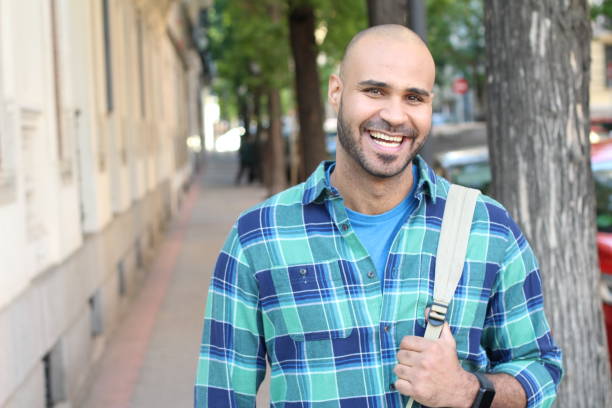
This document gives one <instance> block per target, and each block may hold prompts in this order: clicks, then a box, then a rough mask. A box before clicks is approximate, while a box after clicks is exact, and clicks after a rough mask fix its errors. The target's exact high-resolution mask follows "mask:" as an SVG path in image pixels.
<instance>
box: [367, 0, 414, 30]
mask: <svg viewBox="0 0 612 408" xmlns="http://www.w3.org/2000/svg"><path fill="white" fill-rule="evenodd" d="M407 1H408V0H368V21H369V23H370V27H372V26H375V25H381V24H399V25H403V26H408V7H407Z"/></svg>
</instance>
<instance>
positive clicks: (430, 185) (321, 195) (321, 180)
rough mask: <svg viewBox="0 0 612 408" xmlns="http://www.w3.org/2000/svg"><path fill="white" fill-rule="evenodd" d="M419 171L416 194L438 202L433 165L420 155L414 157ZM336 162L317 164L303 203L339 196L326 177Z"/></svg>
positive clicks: (305, 191)
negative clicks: (429, 164) (328, 170)
mask: <svg viewBox="0 0 612 408" xmlns="http://www.w3.org/2000/svg"><path fill="white" fill-rule="evenodd" d="M414 163H415V164H416V165H417V169H418V172H419V184H418V186H417V188H416V191H415V196H416V197H417V198H418V199H419V200H420V199H421V198H422V197H423V195H425V196H428V197H429V198H430V199H431V201H432V202H433V203H435V202H436V193H437V187H436V175H435V173H434V171H433V169H432V168H431V167H429V166H428V165H427V163H426V162H425V160H423V158H422V157H421V156H419V155H417V156H416V157H415V159H414ZM332 164H334V162H333V161H330V160H326V161H324V162H321V164H319V166H317V168H316V170H315V171H314V172H313V173H312V174H311V175H310V177H308V179H307V180H306V182H305V183H304V194H303V196H302V204H303V205H308V204H311V203H313V202H316V203H321V202H323V200H324V199H325V198H328V197H329V198H331V197H338V196H339V195H340V194H339V193H338V190H336V189H335V188H334V187H333V186H331V185H330V184H329V183H328V182H327V179H326V177H325V172H326V171H327V169H328V168H329V166H331V165H332Z"/></svg>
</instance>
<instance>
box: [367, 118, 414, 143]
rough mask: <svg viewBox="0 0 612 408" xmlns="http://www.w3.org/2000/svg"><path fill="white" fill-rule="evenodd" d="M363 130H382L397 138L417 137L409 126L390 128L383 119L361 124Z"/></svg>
mask: <svg viewBox="0 0 612 408" xmlns="http://www.w3.org/2000/svg"><path fill="white" fill-rule="evenodd" d="M363 128H365V129H372V130H382V131H385V132H388V133H393V134H396V135H398V136H400V135H401V136H404V137H408V138H416V137H418V136H419V131H418V130H417V129H415V128H413V127H409V126H400V127H395V126H392V125H391V124H390V123H389V122H387V121H386V120H384V119H380V118H377V119H370V120H368V121H366V122H365V123H364V124H363Z"/></svg>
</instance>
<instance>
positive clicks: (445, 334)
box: [440, 322, 455, 346]
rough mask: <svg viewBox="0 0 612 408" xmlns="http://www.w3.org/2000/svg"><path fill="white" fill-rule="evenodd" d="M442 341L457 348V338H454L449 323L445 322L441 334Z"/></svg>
mask: <svg viewBox="0 0 612 408" xmlns="http://www.w3.org/2000/svg"><path fill="white" fill-rule="evenodd" d="M440 340H442V341H445V342H447V343H449V344H452V345H453V346H455V338H454V337H453V333H452V332H451V329H450V326H449V325H448V322H444V326H442V333H440Z"/></svg>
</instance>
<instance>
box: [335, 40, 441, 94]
mask: <svg viewBox="0 0 612 408" xmlns="http://www.w3.org/2000/svg"><path fill="white" fill-rule="evenodd" d="M344 68H345V69H344V81H345V85H347V86H354V85H355V84H357V83H359V82H361V81H367V80H375V81H380V82H385V83H387V84H389V85H390V86H392V87H398V88H404V87H411V86H419V87H421V88H424V89H427V90H430V91H431V90H432V88H433V83H434V79H435V66H434V62H433V59H432V57H431V54H430V53H429V50H427V48H426V47H425V46H424V45H422V44H420V43H418V42H415V41H410V40H402V39H394V38H388V37H379V36H370V37H367V38H363V39H361V40H360V41H359V42H358V43H357V44H355V46H354V47H353V49H352V50H351V52H350V53H349V55H347V58H346V60H345V66H344Z"/></svg>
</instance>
